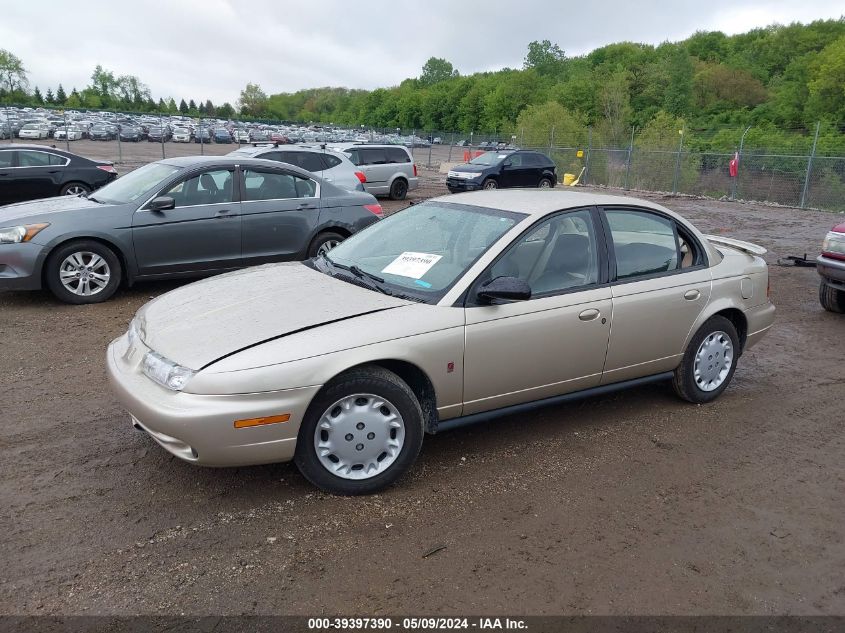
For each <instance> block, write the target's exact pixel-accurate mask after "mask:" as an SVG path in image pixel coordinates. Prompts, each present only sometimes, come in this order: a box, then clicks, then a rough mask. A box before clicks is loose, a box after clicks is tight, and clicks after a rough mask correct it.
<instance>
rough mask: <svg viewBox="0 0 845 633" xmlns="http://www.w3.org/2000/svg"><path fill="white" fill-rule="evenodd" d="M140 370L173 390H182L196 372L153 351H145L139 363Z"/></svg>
mask: <svg viewBox="0 0 845 633" xmlns="http://www.w3.org/2000/svg"><path fill="white" fill-rule="evenodd" d="M141 371H143V372H144V375H145V376H146V377H147V378H149V379H150V380H152V381H154V382H157V383H158V384H160V385H161V386H162V387H166V388H168V389H171V390H173V391H182V389H184V388H185V385H186V384H188V381H189V380H190V379H191V378H193V376H194V375H195V374H196V373H197V372H195V371H194V370H193V369H188V368H187V367H182V366H181V365H177V364H176V363H174V362H173V361H172V360H168V359H166V358H165V357H164V356H162V355H161V354H156V353H155V352H147V353H146V355H145V356H144V362H143V363H141Z"/></svg>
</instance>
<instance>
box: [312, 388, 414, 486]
mask: <svg viewBox="0 0 845 633" xmlns="http://www.w3.org/2000/svg"><path fill="white" fill-rule="evenodd" d="M404 443H405V421H404V420H403V419H402V415H401V414H400V413H399V410H398V409H397V408H396V407H395V406H393V404H392V403H390V402H389V401H387V400H385V399H384V398H382V397H381V396H376V395H373V394H370V393H357V394H354V395H351V396H346V397H344V398H341V399H340V400H338V401H337V402H335V403H334V404H333V405H332V406H330V407H329V408H328V409H326V411H325V412H324V413H323V415H322V416H320V420H319V422H318V423H317V428H316V429H315V430H314V450H315V451H316V452H317V458H318V459H319V460H320V463H321V464H322V465H323V467H324V468H325V469H326V470H328V471H329V472H330V473H332V474H333V475H336V476H338V477H341V478H343V479H357V480H360V479H370V478H371V477H375V476H376V475H378V474H379V473H382V472H384V471H385V470H387V469H388V468H390V466H391V464H393V462H395V461H396V458H397V457H399V453H400V452H401V451H402V446H403V445H404Z"/></svg>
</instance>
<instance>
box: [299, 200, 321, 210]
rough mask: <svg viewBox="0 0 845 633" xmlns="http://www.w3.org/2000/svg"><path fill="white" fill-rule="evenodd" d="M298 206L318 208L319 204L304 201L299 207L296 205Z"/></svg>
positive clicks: (300, 207)
mask: <svg viewBox="0 0 845 633" xmlns="http://www.w3.org/2000/svg"><path fill="white" fill-rule="evenodd" d="M296 208H297V209H316V208H317V205H315V204H311V203H310V202H303V203H302V204H300V205H299V206H298V207H296Z"/></svg>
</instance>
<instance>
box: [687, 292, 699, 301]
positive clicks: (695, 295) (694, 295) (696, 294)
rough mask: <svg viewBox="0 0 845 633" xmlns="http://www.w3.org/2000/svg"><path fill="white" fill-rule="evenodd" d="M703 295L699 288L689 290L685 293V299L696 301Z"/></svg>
mask: <svg viewBox="0 0 845 633" xmlns="http://www.w3.org/2000/svg"><path fill="white" fill-rule="evenodd" d="M700 296H701V293H700V292H699V291H698V290H687V291H686V292H685V293H684V299H686V300H687V301H695V300H696V299H698V298H699V297H700Z"/></svg>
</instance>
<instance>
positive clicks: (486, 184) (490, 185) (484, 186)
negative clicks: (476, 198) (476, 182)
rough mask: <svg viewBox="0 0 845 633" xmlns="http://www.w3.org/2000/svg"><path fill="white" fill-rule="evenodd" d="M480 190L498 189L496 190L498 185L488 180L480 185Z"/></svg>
mask: <svg viewBox="0 0 845 633" xmlns="http://www.w3.org/2000/svg"><path fill="white" fill-rule="evenodd" d="M481 188H482V189H498V188H499V183H497V182H496V181H495V180H493V179H492V178H488V179H487V180H485V181H484V182H483V183H482V184H481Z"/></svg>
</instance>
